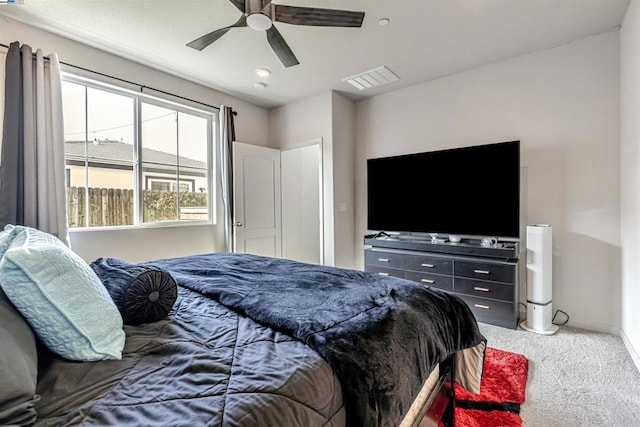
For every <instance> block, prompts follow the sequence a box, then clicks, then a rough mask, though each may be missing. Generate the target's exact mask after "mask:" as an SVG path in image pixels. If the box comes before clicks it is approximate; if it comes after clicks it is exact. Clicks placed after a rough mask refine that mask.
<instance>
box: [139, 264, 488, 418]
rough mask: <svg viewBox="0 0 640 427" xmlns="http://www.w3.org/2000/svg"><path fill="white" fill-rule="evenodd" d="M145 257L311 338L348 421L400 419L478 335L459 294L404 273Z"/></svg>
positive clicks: (185, 281) (259, 318) (251, 313)
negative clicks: (336, 384) (338, 389)
mask: <svg viewBox="0 0 640 427" xmlns="http://www.w3.org/2000/svg"><path fill="white" fill-rule="evenodd" d="M142 265H147V266H155V267H159V268H162V269H165V270H167V271H169V272H171V274H172V275H173V277H174V278H175V279H176V281H177V283H178V284H179V285H180V286H182V287H185V288H188V289H190V290H192V291H195V292H198V293H200V294H203V295H205V296H207V297H209V298H212V299H214V300H215V301H217V302H219V303H220V304H222V305H224V306H226V307H228V308H230V309H233V310H234V311H236V312H238V313H240V314H242V315H244V316H246V317H249V318H251V319H253V320H254V321H256V322H258V323H261V324H263V325H266V326H269V327H271V328H273V329H275V330H277V331H281V332H284V333H286V334H288V335H290V336H292V337H294V338H296V339H298V340H300V341H302V342H304V343H305V344H307V345H308V346H309V347H311V348H313V349H314V350H315V351H316V352H317V353H319V354H320V355H321V356H322V357H323V358H324V359H325V360H326V361H327V362H328V363H329V364H330V366H331V367H332V368H333V370H334V371H335V373H336V375H337V376H338V378H339V380H340V383H341V386H342V391H343V396H344V402H345V407H346V414H347V424H348V425H350V426H396V425H398V424H399V422H400V420H401V419H402V417H403V416H404V414H405V413H406V411H407V410H408V408H409V406H410V404H411V402H412V400H413V398H414V397H415V396H416V394H417V392H418V390H419V389H420V387H421V385H422V384H423V382H424V380H425V379H426V378H427V376H428V375H429V373H430V372H431V370H432V369H433V368H434V367H435V366H436V365H437V364H438V363H440V362H442V361H444V360H445V358H446V357H447V356H448V355H450V354H452V353H454V352H456V351H459V350H462V349H465V348H470V347H473V346H475V345H477V344H479V343H480V342H481V341H483V340H484V337H483V336H482V335H481V334H480V332H479V330H478V326H477V323H476V320H475V318H474V316H473V314H472V313H471V311H470V309H469V308H468V306H467V305H466V304H465V303H464V302H463V301H462V300H461V299H459V298H458V297H456V296H454V295H451V294H448V293H446V292H443V291H439V290H436V289H432V288H428V287H425V286H423V285H421V284H418V283H415V282H411V281H407V280H403V279H398V278H393V277H383V276H379V275H376V274H373V273H367V272H362V271H356V270H348V269H339V268H333V267H325V266H318V265H311V264H304V263H299V262H295V261H290V260H284V259H276V258H268V257H261V256H255V255H248V254H230V253H214V254H206V255H194V256H187V257H180V258H170V259H164V260H158V261H154V262H150V263H146V264H142Z"/></svg>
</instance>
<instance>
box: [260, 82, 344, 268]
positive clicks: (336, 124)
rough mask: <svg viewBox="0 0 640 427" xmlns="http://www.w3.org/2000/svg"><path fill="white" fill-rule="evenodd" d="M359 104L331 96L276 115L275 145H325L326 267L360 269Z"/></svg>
mask: <svg viewBox="0 0 640 427" xmlns="http://www.w3.org/2000/svg"><path fill="white" fill-rule="evenodd" d="M354 121H355V104H354V103H353V102H352V101H350V100H348V99H347V98H345V97H344V96H342V95H340V94H338V93H335V92H326V93H321V94H319V95H316V96H313V97H310V98H306V99H303V100H300V101H296V102H292V103H289V104H287V105H285V106H282V107H279V108H275V109H273V110H271V123H270V138H269V139H270V141H271V142H270V143H271V146H273V147H279V148H285V147H287V146H292V145H293V146H295V145H296V144H300V143H301V142H305V141H310V140H314V139H317V138H321V139H322V159H323V164H322V171H323V211H324V215H323V221H324V263H325V264H326V265H334V266H337V267H345V268H353V267H354V266H355V259H354V254H355V250H356V249H355V247H354V212H355V209H354V208H355V196H354V184H353V183H354V151H355V149H354V145H355V125H354Z"/></svg>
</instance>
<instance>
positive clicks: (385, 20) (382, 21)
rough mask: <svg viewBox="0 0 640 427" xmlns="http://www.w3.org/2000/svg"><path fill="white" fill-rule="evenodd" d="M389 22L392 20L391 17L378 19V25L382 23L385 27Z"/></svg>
mask: <svg viewBox="0 0 640 427" xmlns="http://www.w3.org/2000/svg"><path fill="white" fill-rule="evenodd" d="M389 22H391V19H389V18H380V19H378V25H380V26H381V27H385V26H387V25H389Z"/></svg>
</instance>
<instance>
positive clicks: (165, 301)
mask: <svg viewBox="0 0 640 427" xmlns="http://www.w3.org/2000/svg"><path fill="white" fill-rule="evenodd" d="M91 268H92V269H93V271H95V272H96V274H97V275H98V277H99V278H100V280H101V281H102V284H103V285H104V287H105V288H106V289H107V292H109V295H111V299H112V300H113V302H114V303H115V305H116V307H118V310H119V311H120V314H121V315H122V320H123V321H124V324H125V325H139V324H141V323H151V322H156V321H158V320H161V319H164V318H165V317H166V316H167V314H169V312H170V311H171V309H172V308H173V304H174V303H175V302H176V299H177V297H178V286H177V284H176V281H175V279H174V278H173V276H171V274H170V273H169V272H167V271H165V270H162V269H160V268H157V267H150V266H141V265H138V264H129V263H128V262H126V261H123V260H119V259H117V258H99V259H97V260H96V261H94V262H92V263H91Z"/></svg>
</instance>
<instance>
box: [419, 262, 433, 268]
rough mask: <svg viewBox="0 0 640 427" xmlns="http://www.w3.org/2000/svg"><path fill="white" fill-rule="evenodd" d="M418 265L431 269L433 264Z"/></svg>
mask: <svg viewBox="0 0 640 427" xmlns="http://www.w3.org/2000/svg"><path fill="white" fill-rule="evenodd" d="M420 265H421V266H422V267H428V268H433V264H425V263H422V264H420Z"/></svg>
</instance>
